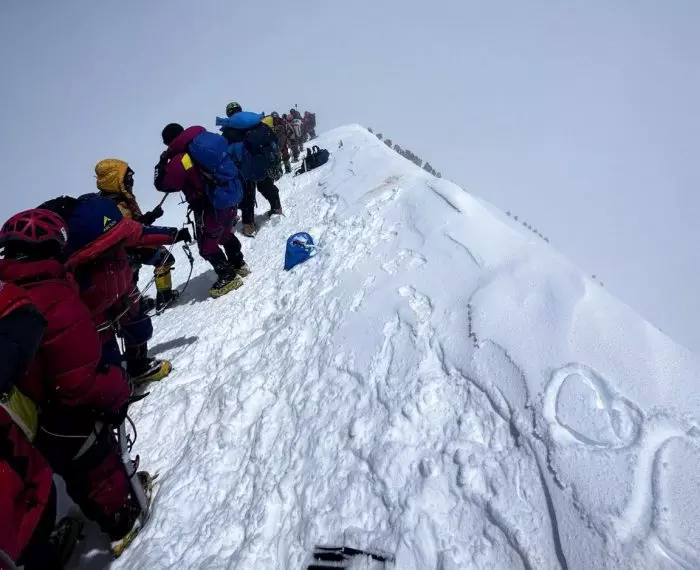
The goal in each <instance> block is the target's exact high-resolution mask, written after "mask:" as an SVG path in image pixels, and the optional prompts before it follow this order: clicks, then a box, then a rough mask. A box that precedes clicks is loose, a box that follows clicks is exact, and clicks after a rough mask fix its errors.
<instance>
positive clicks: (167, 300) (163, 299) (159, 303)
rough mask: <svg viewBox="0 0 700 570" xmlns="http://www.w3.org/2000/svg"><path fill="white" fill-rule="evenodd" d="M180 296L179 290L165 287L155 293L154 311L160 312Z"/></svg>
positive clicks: (175, 301)
mask: <svg viewBox="0 0 700 570" xmlns="http://www.w3.org/2000/svg"><path fill="white" fill-rule="evenodd" d="M179 298H180V291H178V290H177V289H175V290H173V289H165V290H164V291H158V293H157V294H156V312H157V313H161V312H163V311H164V310H165V309H167V308H168V307H170V306H171V305H174V304H175V303H177V300H178V299H179Z"/></svg>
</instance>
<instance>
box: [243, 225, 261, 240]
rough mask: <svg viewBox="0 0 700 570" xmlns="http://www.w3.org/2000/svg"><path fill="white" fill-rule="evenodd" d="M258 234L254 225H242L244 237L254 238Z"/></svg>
mask: <svg viewBox="0 0 700 570" xmlns="http://www.w3.org/2000/svg"><path fill="white" fill-rule="evenodd" d="M257 232H258V228H256V227H255V223H251V224H243V230H242V233H243V235H244V236H245V237H255V234H256V233H257Z"/></svg>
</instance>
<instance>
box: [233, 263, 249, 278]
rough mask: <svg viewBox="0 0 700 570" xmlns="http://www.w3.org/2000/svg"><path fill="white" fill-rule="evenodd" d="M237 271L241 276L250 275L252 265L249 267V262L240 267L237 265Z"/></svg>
mask: <svg viewBox="0 0 700 570" xmlns="http://www.w3.org/2000/svg"><path fill="white" fill-rule="evenodd" d="M236 273H237V274H238V276H239V277H248V275H250V267H248V264H247V263H244V264H243V265H241V266H240V267H236Z"/></svg>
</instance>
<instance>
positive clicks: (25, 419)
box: [0, 388, 39, 441]
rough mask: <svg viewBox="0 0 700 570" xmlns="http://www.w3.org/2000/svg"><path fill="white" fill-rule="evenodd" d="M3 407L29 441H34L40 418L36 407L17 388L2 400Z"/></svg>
mask: <svg viewBox="0 0 700 570" xmlns="http://www.w3.org/2000/svg"><path fill="white" fill-rule="evenodd" d="M0 407H2V408H3V409H4V410H5V411H6V412H7V413H8V414H9V415H10V417H11V418H12V421H13V422H15V423H16V424H17V425H18V426H19V428H20V429H21V430H22V431H23V432H24V434H25V435H26V436H27V439H28V440H29V441H34V438H35V437H36V432H37V429H39V416H38V414H37V411H36V406H35V405H34V402H32V401H31V400H30V399H29V398H27V397H26V396H25V395H24V394H22V392H20V391H19V390H18V389H17V388H12V390H10V392H8V393H7V394H6V395H5V397H4V398H3V399H2V400H0Z"/></svg>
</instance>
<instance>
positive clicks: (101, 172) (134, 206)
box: [95, 158, 179, 311]
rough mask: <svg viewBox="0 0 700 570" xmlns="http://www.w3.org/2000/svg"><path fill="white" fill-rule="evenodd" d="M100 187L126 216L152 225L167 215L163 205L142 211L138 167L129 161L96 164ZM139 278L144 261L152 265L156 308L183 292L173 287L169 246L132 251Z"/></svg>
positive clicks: (173, 260)
mask: <svg viewBox="0 0 700 570" xmlns="http://www.w3.org/2000/svg"><path fill="white" fill-rule="evenodd" d="M95 175H96V177H97V189H98V190H99V191H100V192H99V194H100V196H102V197H104V198H109V199H110V200H113V201H114V202H116V204H117V206H118V207H119V210H120V211H121V213H122V215H124V217H126V218H129V219H132V220H135V221H137V222H140V223H142V224H143V225H146V226H150V225H152V224H153V222H155V221H156V220H157V219H158V218H160V217H161V216H162V215H163V209H162V208H161V207H160V205H158V206H156V207H155V208H154V209H153V210H152V211H150V212H146V213H145V214H144V213H142V212H141V208H140V207H139V205H138V202H137V201H136V198H135V197H134V171H133V170H132V169H131V168H129V165H128V163H126V162H124V161H123V160H119V159H116V158H106V159H104V160H101V161H100V162H98V163H97V166H95ZM129 254H130V257H131V259H132V264H133V266H134V275H135V279H138V271H139V269H140V268H141V265H142V264H143V265H152V266H154V267H155V269H154V277H155V283H156V310H158V311H161V310H163V309H165V308H166V307H167V306H169V305H170V304H172V303H173V302H175V301H176V300H177V297H178V296H179V292H178V291H177V290H173V281H172V275H171V271H172V268H173V266H174V265H175V258H174V257H173V255H172V253H171V252H170V251H168V249H167V248H166V247H158V248H155V249H153V248H141V249H138V250H134V251H130V252H129Z"/></svg>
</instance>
